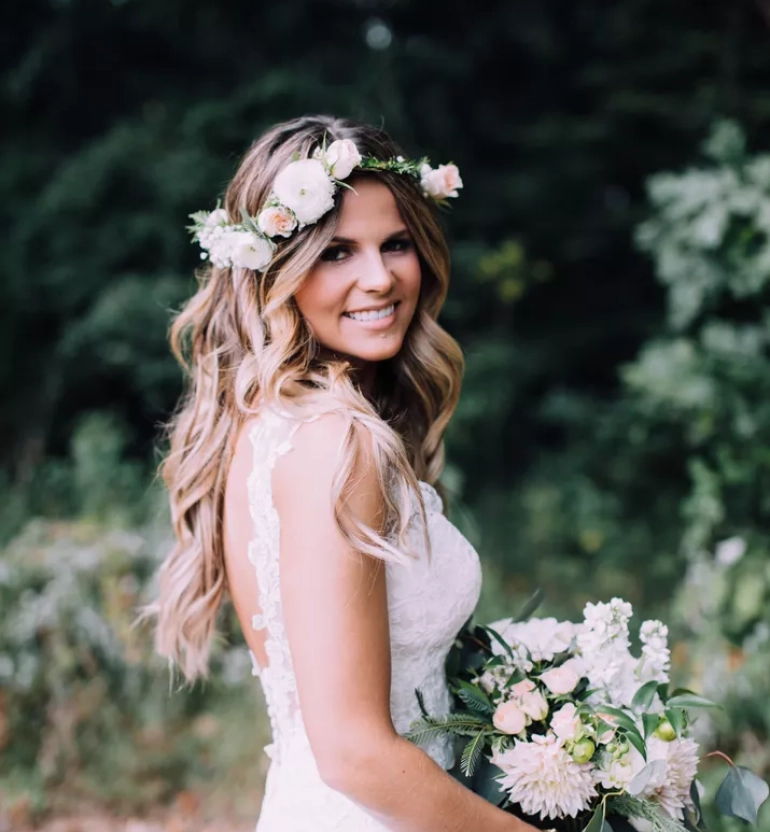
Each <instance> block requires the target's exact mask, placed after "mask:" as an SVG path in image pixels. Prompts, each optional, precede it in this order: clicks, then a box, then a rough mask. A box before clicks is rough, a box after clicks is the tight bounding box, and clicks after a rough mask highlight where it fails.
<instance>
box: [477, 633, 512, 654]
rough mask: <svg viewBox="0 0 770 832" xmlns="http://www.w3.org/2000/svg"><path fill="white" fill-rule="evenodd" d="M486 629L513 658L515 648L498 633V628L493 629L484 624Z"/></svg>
mask: <svg viewBox="0 0 770 832" xmlns="http://www.w3.org/2000/svg"><path fill="white" fill-rule="evenodd" d="M484 629H485V630H486V631H487V632H488V633H489V634H490V635H491V636H492V638H494V640H495V641H497V642H498V643H499V644H500V646H501V647H502V648H503V649H504V650H505V652H506V653H508V655H509V656H510V657H511V658H513V648H512V647H511V645H510V644H508V642H507V641H506V640H505V639H504V638H503V637H502V636H501V635H500V633H498V632H497V631H496V630H493V629H492V628H491V627H487V626H486V625H485V626H484Z"/></svg>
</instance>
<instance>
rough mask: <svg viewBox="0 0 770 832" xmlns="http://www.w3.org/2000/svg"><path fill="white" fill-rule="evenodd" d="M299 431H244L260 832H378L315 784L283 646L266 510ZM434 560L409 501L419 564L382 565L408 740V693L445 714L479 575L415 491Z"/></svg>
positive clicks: (447, 760) (435, 505) (400, 723)
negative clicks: (262, 723) (259, 716)
mask: <svg viewBox="0 0 770 832" xmlns="http://www.w3.org/2000/svg"><path fill="white" fill-rule="evenodd" d="M305 421H312V419H306V420H298V419H293V418H291V417H290V416H284V415H283V414H280V413H278V412H276V411H274V410H270V409H267V408H265V409H263V410H262V411H261V412H260V414H259V415H258V416H257V417H256V418H255V420H254V422H253V424H252V425H251V427H250V428H249V438H250V440H251V443H252V446H253V468H252V471H251V473H250V475H249V478H248V481H247V482H248V493H249V507H250V512H251V517H252V520H253V532H254V536H253V539H252V540H251V542H250V544H249V549H248V557H249V560H250V562H251V563H252V564H253V566H254V569H255V571H256V576H257V583H258V586H259V599H258V600H259V606H260V609H261V612H260V614H259V615H255V616H254V618H253V621H252V626H253V627H254V628H255V629H257V630H261V629H266V631H267V633H266V640H265V653H266V655H267V664H266V666H265V667H264V668H262V669H260V668H259V667H258V665H257V663H256V660H254V657H253V656H252V659H253V660H254V665H255V668H254V674H255V675H257V676H259V677H260V681H261V683H262V687H263V690H264V695H265V701H266V703H267V711H268V715H269V718H270V724H271V729H272V734H273V742H272V743H271V744H270V745H269V746H267V747H266V749H265V751H266V752H267V754H268V756H270V757H271V759H272V764H271V766H270V769H269V772H268V778H267V783H266V792H265V798H264V802H263V804H262V811H261V814H260V820H259V824H258V826H257V830H258V832H307V830H309V829H313V830H314V832H332V831H333V832H386V827H384V826H383V825H382V824H380V823H379V822H377V821H376V820H374V819H373V818H372V817H371V816H370V815H368V814H367V813H366V812H365V811H364V810H363V809H361V807H359V806H357V805H356V804H354V803H352V802H351V801H350V800H348V799H347V798H346V797H344V795H342V794H340V793H339V792H335V791H333V790H332V789H331V788H329V787H328V786H327V785H326V784H325V783H324V782H323V781H322V780H321V778H320V776H319V773H318V769H317V766H316V764H315V760H314V757H313V754H312V750H311V748H310V743H309V741H308V739H307V733H306V731H305V726H304V722H303V718H302V712H301V709H300V705H299V700H298V694H297V682H296V678H295V675H294V667H293V664H292V658H291V651H290V648H289V643H288V639H287V636H286V627H285V623H284V617H283V610H282V605H281V588H280V571H279V556H280V522H279V516H278V511H277V509H276V508H275V505H274V503H273V496H272V475H273V469H274V467H275V464H276V462H277V460H278V459H279V458H280V457H281V456H282V455H284V454H286V453H288V452H289V451H290V450H291V448H292V437H293V436H294V434H295V432H296V431H297V429H299V428H300V427H301V425H302V424H304V422H305ZM420 490H421V493H422V497H423V502H424V504H425V510H426V522H427V526H428V537H429V539H430V544H431V550H432V556H431V557H430V558H428V557H427V552H426V551H425V536H424V527H423V526H422V520H421V517H420V514H419V511H418V506H417V501H416V499H415V500H414V503H413V506H412V517H411V518H410V525H409V535H410V540H409V543H410V547H411V548H412V550H413V551H414V552H417V553H418V554H419V558H417V559H416V560H414V561H411V562H409V563H407V564H394V563H390V562H388V563H387V564H386V577H387V593H388V615H389V619H390V637H391V659H392V661H391V696H390V710H391V717H392V720H393V725H394V727H395V729H396V730H397V731H398V732H399V733H402V734H403V733H404V732H405V731H407V730H408V728H409V725H410V723H411V722H412V721H413V720H414V719H416V718H417V717H418V716H419V715H420V711H419V705H418V702H417V698H416V696H415V693H414V691H415V688H419V689H420V690H421V691H422V694H423V698H424V701H425V705H426V707H427V709H428V711H429V712H431V713H433V714H443V713H447V712H448V711H449V709H450V705H451V697H450V693H449V689H448V686H447V681H446V675H445V668H444V666H445V662H446V657H447V654H448V653H449V650H450V648H451V646H452V644H453V642H454V639H455V636H456V635H457V632H458V631H459V629H460V627H461V626H462V625H463V623H464V622H465V621H466V620H467V619H468V618H469V617H470V616H471V614H472V613H473V610H474V609H475V607H476V603H477V602H478V597H479V593H480V590H481V567H480V563H479V559H478V555H477V554H476V552H475V550H474V549H473V547H472V546H471V545H470V543H469V542H468V541H467V540H466V539H465V538H464V537H463V536H462V534H460V532H459V531H458V530H457V529H456V528H455V527H454V526H453V525H452V524H451V523H450V522H449V521H448V520H447V518H446V517H444V515H443V513H442V511H443V506H442V503H441V499H440V497H439V495H438V494H437V492H436V490H435V489H434V488H433V487H432V486H430V485H428V484H427V483H424V482H423V483H420ZM423 747H424V749H425V751H426V752H427V753H428V754H429V755H430V756H431V757H432V758H433V759H434V760H435V761H436V762H437V763H438V764H439V765H440V766H442V768H445V769H448V768H450V767H451V766H452V765H453V763H454V755H453V750H452V744H451V741H450V740H449V739H448V738H446V737H440V738H438V739H436V740H435V741H433V742H432V743H431V744H430V745H428V746H423Z"/></svg>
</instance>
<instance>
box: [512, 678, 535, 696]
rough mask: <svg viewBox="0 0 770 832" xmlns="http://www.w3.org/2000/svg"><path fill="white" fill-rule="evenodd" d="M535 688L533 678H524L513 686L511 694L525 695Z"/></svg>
mask: <svg viewBox="0 0 770 832" xmlns="http://www.w3.org/2000/svg"><path fill="white" fill-rule="evenodd" d="M534 689H535V683H534V682H533V681H532V680H531V679H522V681H521V682H517V683H516V684H515V685H513V686H512V687H511V694H512V695H513V696H524V694H525V693H529V692H530V691H533V690H534Z"/></svg>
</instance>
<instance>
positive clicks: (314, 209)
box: [273, 159, 336, 225]
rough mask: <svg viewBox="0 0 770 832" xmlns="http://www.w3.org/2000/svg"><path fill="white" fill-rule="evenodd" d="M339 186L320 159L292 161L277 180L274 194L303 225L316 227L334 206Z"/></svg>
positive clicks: (274, 184) (274, 185)
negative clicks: (315, 224) (316, 223)
mask: <svg viewBox="0 0 770 832" xmlns="http://www.w3.org/2000/svg"><path fill="white" fill-rule="evenodd" d="M335 190H336V185H335V184H334V182H332V180H331V179H330V178H329V174H328V173H327V172H326V169H325V168H324V166H323V162H320V161H319V160H318V159H300V160H299V161H297V162H291V163H290V164H288V165H286V167H285V168H284V169H283V170H282V171H281V172H280V173H279V174H278V176H276V177H275V182H274V183H273V192H274V194H275V196H276V197H277V198H278V201H279V202H280V203H281V205H285V206H286V207H287V208H289V209H291V210H292V211H293V212H294V216H295V217H296V218H297V220H299V222H300V224H301V225H312V223H314V222H318V220H319V219H321V217H322V216H323V215H324V214H325V213H326V212H327V211H331V209H332V208H333V207H334V192H335Z"/></svg>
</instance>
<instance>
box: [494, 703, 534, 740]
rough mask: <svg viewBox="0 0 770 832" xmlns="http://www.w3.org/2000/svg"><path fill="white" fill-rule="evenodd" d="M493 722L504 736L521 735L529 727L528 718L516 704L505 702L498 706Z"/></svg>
mask: <svg viewBox="0 0 770 832" xmlns="http://www.w3.org/2000/svg"><path fill="white" fill-rule="evenodd" d="M492 722H493V723H494V726H495V728H497V730H498V731H502V732H503V733H504V734H520V733H521V732H522V731H523V730H524V729H525V728H526V727H527V716H526V714H525V713H524V711H522V710H521V708H519V706H518V705H517V703H516V702H503V704H502V705H498V706H497V709H496V710H495V713H494V715H493V717H492Z"/></svg>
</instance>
